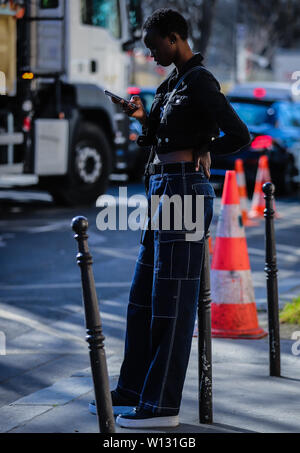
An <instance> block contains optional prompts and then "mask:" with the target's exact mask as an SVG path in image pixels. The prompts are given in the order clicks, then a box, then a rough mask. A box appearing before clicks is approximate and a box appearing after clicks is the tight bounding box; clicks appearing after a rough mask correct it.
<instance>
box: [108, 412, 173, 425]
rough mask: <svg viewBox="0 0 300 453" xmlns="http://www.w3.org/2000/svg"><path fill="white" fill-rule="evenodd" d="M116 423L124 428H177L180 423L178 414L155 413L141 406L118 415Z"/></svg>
mask: <svg viewBox="0 0 300 453" xmlns="http://www.w3.org/2000/svg"><path fill="white" fill-rule="evenodd" d="M116 423H117V424H118V425H119V426H121V427H122V428H175V427H176V426H178V425H179V417H178V415H155V414H153V413H152V412H151V411H147V410H145V409H143V408H141V407H135V408H133V409H132V410H131V411H129V412H127V413H124V414H120V415H118V417H117V419H116Z"/></svg>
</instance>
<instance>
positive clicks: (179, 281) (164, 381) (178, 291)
mask: <svg viewBox="0 0 300 453" xmlns="http://www.w3.org/2000/svg"><path fill="white" fill-rule="evenodd" d="M180 290H181V280H178V290H177V297H176V308H175V309H176V317H175V318H174V319H175V321H174V325H173V331H172V337H171V344H170V349H169V354H168V358H167V364H166V371H165V375H164V378H163V382H162V386H161V392H160V396H159V400H158V404H159V405H161V402H162V398H163V393H164V389H165V385H166V381H167V376H168V372H169V366H170V359H171V355H172V351H173V345H174V339H175V330H176V320H177V317H178V305H179V295H180Z"/></svg>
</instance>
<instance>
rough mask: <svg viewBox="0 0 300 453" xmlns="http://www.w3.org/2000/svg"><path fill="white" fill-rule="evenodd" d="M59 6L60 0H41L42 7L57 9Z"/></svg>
mask: <svg viewBox="0 0 300 453" xmlns="http://www.w3.org/2000/svg"><path fill="white" fill-rule="evenodd" d="M58 6H59V0H40V8H41V9H55V8H58Z"/></svg>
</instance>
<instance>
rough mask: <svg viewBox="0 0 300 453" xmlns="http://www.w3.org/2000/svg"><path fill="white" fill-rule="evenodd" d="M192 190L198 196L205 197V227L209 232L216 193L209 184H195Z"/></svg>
mask: <svg viewBox="0 0 300 453" xmlns="http://www.w3.org/2000/svg"><path fill="white" fill-rule="evenodd" d="M192 188H193V190H194V192H195V194H196V195H203V196H204V225H205V232H207V231H208V229H209V226H210V224H211V221H212V217H213V200H214V198H216V193H215V191H214V188H213V186H212V185H211V184H210V183H209V182H199V183H196V184H193V185H192Z"/></svg>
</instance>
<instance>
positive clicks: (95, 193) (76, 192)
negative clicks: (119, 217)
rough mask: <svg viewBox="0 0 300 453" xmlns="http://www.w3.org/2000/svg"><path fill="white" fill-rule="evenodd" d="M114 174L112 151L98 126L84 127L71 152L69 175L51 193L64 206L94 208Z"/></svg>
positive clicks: (80, 129)
mask: <svg viewBox="0 0 300 453" xmlns="http://www.w3.org/2000/svg"><path fill="white" fill-rule="evenodd" d="M111 171H112V149H111V146H110V144H109V142H108V139H107V137H106V135H105V134H104V132H103V131H102V130H101V129H100V128H99V127H97V126H96V125H94V124H92V123H88V122H84V123H82V124H81V125H80V127H79V130H78V133H77V135H76V138H75V141H74V145H73V148H72V151H71V163H70V171H69V174H68V175H67V176H66V177H65V178H64V179H63V181H62V184H61V185H60V186H58V188H57V186H56V187H55V188H54V187H53V188H52V189H50V190H49V191H50V193H51V195H52V196H53V199H54V201H56V202H57V203H58V204H61V205H68V206H76V205H82V204H92V203H94V202H95V201H96V199H97V198H98V197H99V195H101V194H103V193H105V191H106V188H107V185H108V181H109V175H110V173H111Z"/></svg>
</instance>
